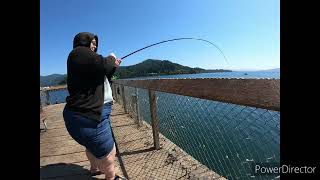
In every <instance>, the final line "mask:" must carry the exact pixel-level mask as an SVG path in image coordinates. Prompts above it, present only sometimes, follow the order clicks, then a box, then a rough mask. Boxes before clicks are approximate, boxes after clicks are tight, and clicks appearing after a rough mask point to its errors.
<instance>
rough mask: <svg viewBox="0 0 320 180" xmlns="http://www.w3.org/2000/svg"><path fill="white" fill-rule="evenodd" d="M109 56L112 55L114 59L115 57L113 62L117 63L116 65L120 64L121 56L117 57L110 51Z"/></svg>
mask: <svg viewBox="0 0 320 180" xmlns="http://www.w3.org/2000/svg"><path fill="white" fill-rule="evenodd" d="M109 56H112V57H114V59H115V64H116V65H117V67H118V66H120V64H121V61H122V60H121V58H117V56H116V55H115V54H114V53H110V55H109Z"/></svg>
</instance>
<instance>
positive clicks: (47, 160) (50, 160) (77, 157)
mask: <svg viewBox="0 0 320 180" xmlns="http://www.w3.org/2000/svg"><path fill="white" fill-rule="evenodd" d="M86 160H88V159H87V157H86V153H85V152H77V153H72V154H65V155H60V156H49V157H42V158H40V166H46V165H49V164H58V163H74V162H79V161H86Z"/></svg>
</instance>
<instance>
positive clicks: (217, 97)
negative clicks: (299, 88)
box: [115, 79, 280, 111]
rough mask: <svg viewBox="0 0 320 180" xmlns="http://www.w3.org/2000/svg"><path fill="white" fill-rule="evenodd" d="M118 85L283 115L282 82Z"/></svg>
mask: <svg viewBox="0 0 320 180" xmlns="http://www.w3.org/2000/svg"><path fill="white" fill-rule="evenodd" d="M115 83H117V84H121V85H125V86H131V87H137V88H143V89H149V90H153V91H160V92H166V93H172V94H178V95H184V96H191V97H196V98H201V99H208V100H214V101H220V102H226V103H232V104H237V105H244V106H251V107H257V108H264V109H269V110H275V111H280V79H149V80H117V81H115Z"/></svg>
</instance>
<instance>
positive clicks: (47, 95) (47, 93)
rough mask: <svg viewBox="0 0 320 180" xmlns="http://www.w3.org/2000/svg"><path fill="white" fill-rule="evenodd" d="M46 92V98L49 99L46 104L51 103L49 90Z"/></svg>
mask: <svg viewBox="0 0 320 180" xmlns="http://www.w3.org/2000/svg"><path fill="white" fill-rule="evenodd" d="M45 92H46V100H47V102H46V104H47V105H49V104H50V97H49V91H48V90H46V91H45Z"/></svg>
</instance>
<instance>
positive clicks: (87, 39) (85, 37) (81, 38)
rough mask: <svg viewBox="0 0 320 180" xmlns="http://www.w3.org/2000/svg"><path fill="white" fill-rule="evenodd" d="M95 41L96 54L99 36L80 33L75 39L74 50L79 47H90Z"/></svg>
mask: <svg viewBox="0 0 320 180" xmlns="http://www.w3.org/2000/svg"><path fill="white" fill-rule="evenodd" d="M93 39H95V40H96V48H95V50H94V52H97V50H98V36H97V35H94V34H92V33H89V32H81V33H78V34H77V35H76V36H75V37H74V39H73V48H76V47H78V46H85V47H90V43H91V41H92V40H93Z"/></svg>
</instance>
